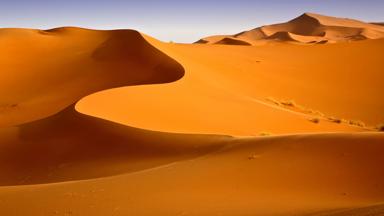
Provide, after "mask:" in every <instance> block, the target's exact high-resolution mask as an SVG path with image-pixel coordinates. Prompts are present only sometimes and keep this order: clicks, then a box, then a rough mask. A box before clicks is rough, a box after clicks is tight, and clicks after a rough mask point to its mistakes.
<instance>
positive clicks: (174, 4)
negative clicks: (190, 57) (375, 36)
mask: <svg viewBox="0 0 384 216" xmlns="http://www.w3.org/2000/svg"><path fill="white" fill-rule="evenodd" d="M304 12H315V13H321V14H325V15H333V16H340V17H349V18H355V19H361V20H364V21H382V22H384V0H364V1H363V0H360V1H358V0H261V1H259V0H230V1H227V0H221V1H213V0H212V1H209V0H206V1H202V0H190V1H183V0H178V1H177V0H141V1H128V0H125V1H124V0H9V1H6V0H0V27H24V28H40V29H47V28H53V27H58V26H80V27H87V28H95V29H116V28H131V29H136V30H139V31H141V32H144V33H146V34H149V35H151V36H153V37H156V38H158V39H160V40H164V41H170V40H173V41H176V42H193V41H195V40H197V39H199V38H201V37H203V36H208V35H212V34H232V33H237V32H240V31H243V30H247V29H251V28H254V27H258V26H260V25H264V24H271V23H277V22H284V21H287V20H290V19H292V18H294V17H296V16H298V15H300V14H302V13H304Z"/></svg>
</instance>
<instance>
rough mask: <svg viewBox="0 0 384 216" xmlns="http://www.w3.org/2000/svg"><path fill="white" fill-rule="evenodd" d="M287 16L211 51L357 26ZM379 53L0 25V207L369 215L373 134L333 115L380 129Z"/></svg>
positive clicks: (369, 43) (377, 155)
mask: <svg viewBox="0 0 384 216" xmlns="http://www.w3.org/2000/svg"><path fill="white" fill-rule="evenodd" d="M303 16H304V17H301V18H298V19H299V21H300V25H302V26H303V28H300V29H299V30H297V31H296V30H295V29H292V30H290V31H285V32H284V31H279V32H282V33H278V34H277V35H276V32H274V33H272V32H273V31H274V30H273V29H272V27H271V28H269V29H267V30H268V31H267V30H266V29H262V31H261V30H260V29H259V30H257V31H255V32H244V33H243V34H240V35H237V36H234V37H228V39H226V40H224V43H229V44H232V43H237V44H239V43H240V44H242V43H243V45H245V44H244V43H248V42H249V40H250V38H249V37H251V36H252V37H258V35H259V36H260V35H261V36H262V35H264V36H263V37H269V36H271V35H274V34H275V36H276V38H273V40H275V39H278V40H279V41H280V42H285V41H286V40H287V39H289V40H294V41H296V42H297V41H299V42H302V41H304V40H308V41H312V40H313V39H314V38H311V39H310V40H309V37H320V38H321V39H322V40H323V39H324V37H327V35H331V34H333V33H334V32H337V31H339V27H340V26H341V27H340V28H351V29H353V28H355V27H357V26H359V27H358V28H365V27H366V26H365V25H366V24H362V23H360V22H358V21H353V20H337V22H336V21H335V20H334V18H328V17H323V16H318V15H312V14H305V15H303ZM295 22H298V20H293V21H291V24H292V23H295ZM313 23H320V24H317V25H319V26H324V25H331V24H332V25H333V26H336V27H337V29H336V30H334V31H333V30H329V29H331V27H329V28H328V27H327V32H326V34H325V35H324V34H322V33H321V34H320V33H319V32H317V31H318V30H316V29H315V30H313V29H312V30H311V29H310V28H311V26H312V24H313ZM291 24H290V25H289V26H290V27H289V28H293V27H294V25H293V24H292V25H291ZM306 24H308V26H306ZM360 25H361V26H360ZM351 26H352V27H351ZM277 27H278V26H277ZM277 27H276V26H274V27H273V28H277ZM278 28H280V27H278ZM375 28H380V27H375ZM303 29H306V30H305V31H302V30H303ZM328 30H329V31H328ZM349 30H350V29H348V31H349ZM298 31H300V32H298ZM348 31H346V32H348ZM353 31H354V30H353ZM353 31H352V30H351V32H352V33H353V34H352V35H355V32H353ZM364 31H365V32H364V33H359V34H362V35H365V37H366V38H369V37H370V36H372V35H375V34H376V33H377V31H378V30H376V29H373V27H372V28H369V29H368V27H367V29H365V30H364ZM305 32H307V34H310V35H306V36H303V34H305ZM299 33H300V34H299ZM335 34H336V33H335ZM244 35H248V36H247V38H245V39H242V38H241V37H244ZM346 35H347V36H349V35H351V34H350V33H348V34H346ZM367 35H368V36H369V37H368V36H367ZM220 37H221V36H219V37H216V39H217V40H220ZM332 37H333V36H332ZM343 37H344V36H343ZM216 39H215V40H216ZM221 39H223V38H221ZM268 40H272V38H270V39H268ZM319 40H320V39H319ZM207 41H210V40H207ZM203 42H204V41H202V43H203ZM320 42H321V41H320ZM383 46H384V40H383V39H378V40H366V41H360V42H355V43H340V44H325V45H323V46H297V45H293V44H289V43H272V44H266V45H265V46H260V47H254V46H210V45H181V44H170V43H162V42H160V41H157V40H156V39H153V38H151V37H149V36H146V35H142V34H140V33H138V32H136V31H133V30H115V31H97V30H88V29H80V28H73V27H66V28H56V29H51V30H45V31H43V30H32V29H1V30H0V48H1V49H2V50H5V51H6V52H1V53H0V74H1V77H2V79H1V81H0V82H1V83H0V84H1V85H0V86H1V87H0V90H1V91H0V104H1V106H0V117H1V118H0V126H1V128H0V170H1V172H0V214H1V215H9V216H12V215H32V216H33V215H36V216H37V215H96V216H97V215H138V216H139V215H143V216H144V215H145V216H147V215H199V216H202V215H228V216H229V215H255V214H258V215H350V214H357V215H364V214H367V213H370V214H377V215H379V214H380V212H381V211H382V204H383V203H384V185H383V182H384V175H383V174H382V173H383V172H384V169H383V167H382V166H380V164H383V163H384V158H383V157H382V155H383V152H384V145H383V143H384V134H383V133H379V132H373V131H374V129H373V128H370V127H361V126H356V125H351V124H349V123H346V122H345V121H340V122H341V123H335V122H336V121H335V119H334V118H335V116H336V117H340V118H345V119H360V120H363V121H364V122H366V123H367V125H368V126H369V125H375V124H378V123H380V122H381V121H382V120H383V118H384V117H383V115H382V110H383V108H384V107H383V106H384V104H383V103H382V100H380V99H381V92H382V90H383V89H382V88H383V85H382V83H381V80H382V69H383V65H382V63H381V62H382V60H381V54H382V49H383ZM367 53H369V55H367ZM367 56H369V58H367ZM345 62H348V65H347V64H345ZM351 74H353V76H351ZM142 84H157V85H143V86H137V85H142ZM121 86H129V87H121ZM116 87H121V88H116ZM110 88H114V89H110ZM102 90H104V91H102ZM337 90H338V91H337ZM342 90H345V91H342ZM330 92H331V93H332V94H330ZM271 98H272V99H271ZM290 99H293V100H295V101H296V102H297V104H296V103H293V102H290V101H289V100H290ZM284 104H287V105H284ZM299 104H302V105H303V106H299ZM310 110H312V111H311V112H309V111H310ZM316 110H320V111H321V112H322V113H323V114H321V115H320V114H319V112H315V111H316ZM330 117H332V118H330ZM313 118H318V120H319V122H316V121H314V120H313ZM175 132H178V133H175ZM358 132H360V133H358ZM214 134H218V135H214ZM281 134H283V135H281ZM260 135H263V136H265V137H261V136H260ZM244 136H246V137H244Z"/></svg>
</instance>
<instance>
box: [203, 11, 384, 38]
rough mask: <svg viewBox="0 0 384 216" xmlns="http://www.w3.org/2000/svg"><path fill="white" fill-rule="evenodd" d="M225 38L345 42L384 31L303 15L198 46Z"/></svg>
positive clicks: (350, 21)
mask: <svg viewBox="0 0 384 216" xmlns="http://www.w3.org/2000/svg"><path fill="white" fill-rule="evenodd" d="M222 38H232V39H233V40H235V39H237V40H246V41H251V43H252V44H259V43H260V42H262V41H264V42H266V41H268V42H271V41H276V40H277V41H285V42H288V41H291V42H296V43H319V42H321V43H324V42H325V41H327V42H332V43H335V42H345V41H356V40H365V39H379V38H384V27H382V26H379V25H374V24H371V23H365V22H362V21H358V20H353V19H346V18H337V17H330V16H324V15H320V14H314V13H304V14H303V15H301V16H299V17H297V18H295V19H293V20H291V21H289V22H286V23H280V24H275V25H267V26H262V27H259V28H255V29H252V30H249V31H244V32H241V33H238V34H235V35H228V36H225V35H224V36H216V37H207V38H203V39H202V40H200V41H199V43H203V42H204V43H213V44H217V41H218V40H221V39H222Z"/></svg>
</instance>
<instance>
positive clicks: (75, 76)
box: [0, 27, 184, 127]
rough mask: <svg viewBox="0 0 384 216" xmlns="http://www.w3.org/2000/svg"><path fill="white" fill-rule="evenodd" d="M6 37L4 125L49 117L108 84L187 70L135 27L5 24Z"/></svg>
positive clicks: (164, 78) (169, 77) (168, 77)
mask: <svg viewBox="0 0 384 216" xmlns="http://www.w3.org/2000/svg"><path fill="white" fill-rule="evenodd" d="M0 39H1V40H0V49H1V50H3V52H1V53H0V65H1V71H0V74H1V77H2V85H1V86H0V116H1V118H0V127H6V126H12V125H18V124H21V123H26V122H31V121H34V120H38V119H42V118H44V117H48V116H50V115H53V114H55V113H57V112H59V111H61V110H63V109H64V108H66V107H67V106H69V105H71V104H73V103H75V102H76V101H78V100H79V99H81V98H82V97H84V96H86V95H89V94H91V93H93V92H97V91H101V90H103V89H108V88H114V87H119V86H129V85H141V84H153V83H166V82H172V81H175V80H178V79H180V78H181V77H182V76H183V75H184V69H183V67H182V66H181V65H180V64H179V63H178V62H176V61H175V60H173V59H171V58H169V57H168V56H166V55H165V54H164V53H162V52H161V51H159V50H158V49H156V48H155V47H153V46H152V45H150V44H149V43H148V42H147V41H146V40H145V39H144V38H143V36H142V35H141V34H140V33H139V32H137V31H134V30H112V31H96V30H89V29H82V28H76V27H62V28H55V29H50V30H33V29H0ZM12 53H17V58H15V57H14V56H13V55H12ZM10 54H11V55H10ZM15 83H18V84H17V85H15ZM10 92H11V93H10Z"/></svg>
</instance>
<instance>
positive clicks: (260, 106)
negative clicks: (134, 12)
mask: <svg viewBox="0 0 384 216" xmlns="http://www.w3.org/2000/svg"><path fill="white" fill-rule="evenodd" d="M148 40H149V41H150V42H151V43H152V44H154V45H155V46H157V47H158V49H161V50H163V51H164V52H167V54H168V55H169V56H171V57H172V58H174V59H175V60H177V61H178V62H180V63H181V64H182V65H184V68H185V71H186V76H185V77H183V79H181V80H179V81H177V82H174V83H170V84H167V85H151V86H133V87H127V88H119V89H111V90H107V91H103V92H98V93H96V94H93V95H90V96H88V97H86V98H84V99H83V100H81V101H80V102H79V103H78V104H77V106H76V107H77V109H78V110H79V111H80V112H85V113H89V114H91V115H93V116H98V117H100V118H104V119H108V120H111V121H115V122H119V123H122V124H128V125H131V126H134V127H139V128H147V129H151V130H159V131H168V132H180V133H188V132H193V133H205V134H212V133H213V134H230V135H235V136H252V135H253V136H255V135H257V136H258V135H259V134H260V133H263V132H268V133H271V134H286V133H303V132H336V131H339V132H341V131H344V132H348V131H366V129H364V128H359V127H350V126H348V125H346V124H335V123H332V122H329V121H327V120H326V119H324V118H323V117H322V116H316V115H315V116H313V115H303V114H302V113H299V112H290V111H289V110H287V109H282V107H277V106H274V105H273V104H271V103H269V102H268V101H267V100H266V98H269V97H272V98H275V99H282V100H288V101H289V100H294V101H295V102H296V103H297V104H299V105H302V106H304V107H306V108H308V109H312V110H317V111H319V112H321V113H323V114H324V115H325V116H328V117H337V118H340V119H346V120H360V121H363V122H365V124H366V125H367V126H369V127H373V126H375V125H378V124H380V123H382V122H384V116H383V114H382V110H383V109H384V102H383V101H382V100H381V97H382V96H381V93H380V92H382V91H384V86H383V85H382V82H381V80H382V71H383V70H384V68H383V67H384V66H383V64H382V63H381V62H382V60H381V53H382V50H383V48H384V41H383V40H382V39H380V40H367V41H360V42H355V43H341V44H327V45H324V46H297V45H291V44H279V45H266V46H259V47H254V46H210V45H194V46H191V45H178V44H163V43H159V42H158V41H156V40H154V39H150V38H148ZM367 53H369V56H370V57H369V58H367V57H366V56H367ZM345 62H348V64H345ZM352 74H353V75H352ZM329 89H341V90H340V91H332V93H330V92H329ZM265 103H267V104H265ZM314 117H319V118H320V123H319V124H314V123H312V122H310V121H309V120H310V119H312V118H314ZM207 120H209V121H208V122H207ZM287 125H289V127H287Z"/></svg>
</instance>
